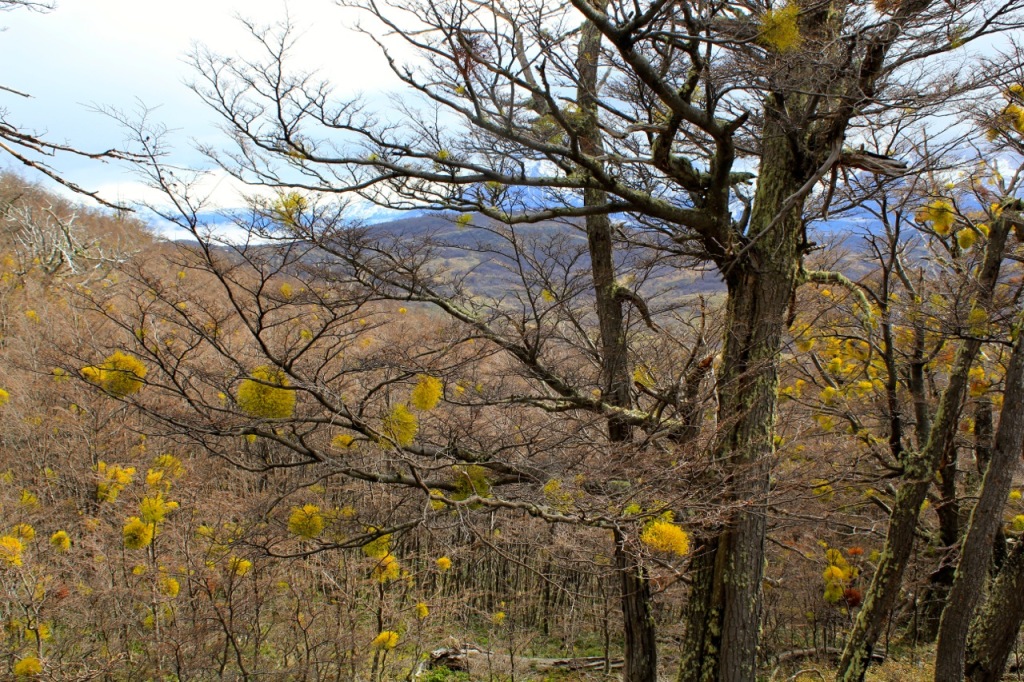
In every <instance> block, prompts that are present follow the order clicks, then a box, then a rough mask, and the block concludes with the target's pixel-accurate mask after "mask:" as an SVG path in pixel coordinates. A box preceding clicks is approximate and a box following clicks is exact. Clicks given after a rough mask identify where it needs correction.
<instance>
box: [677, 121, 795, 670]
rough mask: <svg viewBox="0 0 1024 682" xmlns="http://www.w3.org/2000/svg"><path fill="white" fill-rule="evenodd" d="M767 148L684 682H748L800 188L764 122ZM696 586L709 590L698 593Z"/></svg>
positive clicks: (780, 134) (738, 299) (737, 283)
mask: <svg viewBox="0 0 1024 682" xmlns="http://www.w3.org/2000/svg"><path fill="white" fill-rule="evenodd" d="M764 139H765V144H764V149H763V150H762V157H761V170H760V175H759V178H758V184H757V191H756V193H755V197H754V207H753V212H752V214H751V226H750V234H752V235H756V241H754V242H753V243H748V246H746V247H744V248H745V249H746V253H745V254H743V255H740V256H738V257H737V258H735V260H734V261H733V262H732V263H729V264H727V265H725V266H724V267H723V271H724V275H725V280H726V285H727V287H728V304H727V310H726V322H725V347H724V349H723V353H722V371H721V374H720V377H719V382H718V385H719V425H720V427H719V428H720V431H721V432H720V434H719V440H718V443H717V445H716V455H717V456H718V458H719V459H720V460H723V461H728V462H729V466H730V477H731V478H730V480H729V483H728V486H729V487H728V489H727V495H728V500H727V502H726V503H727V504H728V503H729V502H733V503H735V504H736V507H737V510H736V511H735V512H733V514H732V516H731V518H730V519H729V520H728V522H727V525H726V527H725V529H724V530H723V531H722V532H721V533H720V534H719V535H718V537H717V538H716V539H714V540H713V541H712V542H714V543H715V544H716V545H717V547H716V550H715V554H714V557H715V559H714V569H713V570H712V571H710V572H709V571H707V570H706V568H707V567H702V573H701V574H700V575H698V576H695V577H696V579H697V582H695V584H694V590H693V591H694V595H693V596H692V597H691V599H699V600H701V601H702V603H701V604H700V605H697V606H694V607H691V608H690V609H689V611H688V614H687V618H688V622H687V630H686V631H687V635H686V636H687V641H686V643H685V644H684V648H685V649H687V651H688V654H687V656H688V658H687V659H686V660H685V661H684V665H685V666H686V667H685V668H684V669H683V670H682V671H681V674H680V679H681V680H698V679H699V680H720V681H721V682H747V681H752V680H754V679H755V671H756V665H757V660H756V656H757V642H758V629H759V627H760V621H761V582H762V578H763V572H764V544H765V531H766V518H767V514H766V510H767V497H768V488H769V478H768V476H769V470H770V465H771V458H772V455H773V452H774V445H773V438H774V429H775V418H776V405H777V391H778V354H779V351H780V348H781V345H782V333H783V330H784V329H785V328H786V318H787V312H788V309H789V303H790V299H791V297H792V294H793V290H794V288H795V286H796V283H797V277H798V274H799V271H800V259H801V255H802V254H801V248H802V241H803V240H802V238H803V222H802V220H801V212H802V202H801V201H797V202H795V204H794V203H793V202H789V207H788V208H787V209H786V214H785V215H783V216H781V217H778V214H779V211H780V210H782V209H783V208H784V207H785V206H786V204H787V199H789V198H790V197H792V196H793V195H794V194H795V193H796V192H797V191H798V189H799V188H800V186H801V185H802V178H801V177H800V175H799V174H800V173H801V171H800V169H801V168H803V167H804V165H805V164H804V163H802V160H800V159H797V158H796V156H795V152H794V145H792V144H791V140H790V139H789V137H788V136H787V135H786V134H785V129H784V127H783V126H782V124H781V123H780V122H779V120H778V119H777V118H776V119H773V120H770V121H769V122H766V124H765V132H764ZM769 228H770V229H769ZM762 233H763V234H762ZM701 576H703V579H707V580H710V584H701V580H702V578H701ZM717 638H720V644H719V645H715V644H714V640H715V639H717ZM698 644H699V646H698Z"/></svg>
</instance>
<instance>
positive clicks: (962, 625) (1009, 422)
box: [935, 335, 1024, 682]
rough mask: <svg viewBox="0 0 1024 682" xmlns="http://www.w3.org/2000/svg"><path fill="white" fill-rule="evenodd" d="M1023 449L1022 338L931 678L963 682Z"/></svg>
mask: <svg viewBox="0 0 1024 682" xmlns="http://www.w3.org/2000/svg"><path fill="white" fill-rule="evenodd" d="M1022 448H1024V339H1022V338H1021V337H1020V336H1019V335H1018V337H1017V339H1016V341H1015V342H1014V344H1013V352H1012V354H1011V356H1010V363H1009V366H1008V367H1007V370H1006V388H1005V393H1004V402H1003V411H1002V414H1001V415H1000V417H999V428H998V430H997V431H996V440H995V447H994V448H993V449H992V454H991V457H990V459H989V464H988V468H987V469H986V471H985V477H984V479H982V483H981V492H980V493H979V496H978V502H977V504H976V505H975V506H974V510H973V512H972V513H971V519H970V523H969V525H968V529H967V535H966V537H964V541H963V546H962V547H961V550H960V561H959V563H958V564H957V567H956V576H955V577H954V579H953V586H952V588H951V589H950V591H949V599H948V605H947V607H946V609H945V610H944V611H943V614H942V623H941V625H940V626H939V642H938V647H937V649H936V657H935V679H936V680H940V681H941V682H950V681H952V680H960V679H963V674H964V654H965V648H966V640H967V633H968V629H969V628H970V625H971V620H972V619H973V616H974V611H975V608H976V607H977V605H978V602H979V601H980V600H981V597H982V592H983V590H984V587H985V579H986V577H987V576H988V573H989V564H990V562H991V559H992V551H993V547H994V545H995V540H996V534H997V532H998V531H999V528H1000V526H1001V525H1002V523H1003V508H1004V507H1005V506H1006V499H1007V496H1008V495H1009V494H1010V488H1011V487H1012V485H1013V477H1014V474H1016V472H1017V468H1018V467H1017V465H1018V462H1019V461H1020V454H1021V449H1022Z"/></svg>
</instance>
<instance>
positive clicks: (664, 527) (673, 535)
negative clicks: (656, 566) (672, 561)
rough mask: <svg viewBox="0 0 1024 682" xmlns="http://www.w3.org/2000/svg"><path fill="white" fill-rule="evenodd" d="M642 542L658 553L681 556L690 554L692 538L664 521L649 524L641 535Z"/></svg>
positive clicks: (677, 527)
mask: <svg viewBox="0 0 1024 682" xmlns="http://www.w3.org/2000/svg"><path fill="white" fill-rule="evenodd" d="M640 541H641V542H642V543H644V544H645V545H647V546H648V547H650V548H651V549H653V550H654V551H656V552H665V553H669V554H677V555H679V556H684V555H686V554H689V552H690V536H689V535H688V534H687V532H686V531H685V530H683V529H682V528H680V527H679V526H677V525H676V524H674V523H672V522H671V521H666V520H662V519H658V520H656V521H652V522H651V523H649V524H647V527H646V528H644V531H643V532H642V533H641V534H640Z"/></svg>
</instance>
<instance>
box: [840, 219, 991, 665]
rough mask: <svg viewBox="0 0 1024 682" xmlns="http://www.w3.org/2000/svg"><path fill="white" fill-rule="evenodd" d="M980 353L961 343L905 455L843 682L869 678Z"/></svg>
mask: <svg viewBox="0 0 1024 682" xmlns="http://www.w3.org/2000/svg"><path fill="white" fill-rule="evenodd" d="M1007 228H1008V226H1007V223H1006V221H1005V220H999V221H996V222H995V224H994V225H993V226H992V229H991V231H990V233H989V240H988V244H987V247H986V251H985V263H984V266H983V267H982V271H981V274H980V276H979V281H978V284H977V292H976V294H975V295H974V296H973V297H972V305H975V306H978V307H980V308H981V309H982V310H985V309H987V307H988V304H989V302H990V301H991V298H992V291H993V289H994V288H995V285H996V281H997V280H998V277H999V268H1000V265H1001V263H1002V259H1003V253H1004V250H1005V247H1006V237H1007V231H1008V229H1007ZM980 349H981V341H980V339H978V338H976V337H972V338H968V339H967V340H965V341H963V342H962V343H961V344H960V347H959V348H958V349H957V352H956V356H955V358H954V360H953V366H952V368H951V369H950V375H949V383H948V384H947V386H946V388H945V390H943V392H942V396H941V398H940V400H939V406H938V410H937V411H936V414H935V419H934V425H933V426H932V429H931V431H930V433H929V436H928V442H927V443H926V444H925V446H924V448H922V449H921V450H919V451H918V450H907V451H906V453H905V457H904V460H903V462H902V464H903V480H904V483H903V484H902V485H901V486H900V488H899V491H898V492H897V494H896V500H895V502H894V503H893V506H892V514H891V515H890V517H889V530H888V533H887V535H886V538H885V546H884V548H883V550H882V556H881V559H880V560H879V563H878V568H877V569H876V570H875V575H874V577H873V578H872V580H871V585H870V586H869V587H868V590H867V593H866V595H865V597H864V602H863V604H862V606H861V610H860V613H858V614H857V620H856V622H855V623H854V626H853V630H852V631H851V632H850V635H849V639H847V642H846V648H845V649H844V650H843V656H842V658H841V660H840V662H839V674H838V679H839V680H842V681H843V682H860V681H861V680H863V679H864V673H865V672H866V671H867V666H868V664H869V662H870V658H871V651H872V649H874V646H875V643H876V642H877V641H878V637H879V635H881V633H882V629H883V628H884V626H885V622H886V620H887V619H888V618H889V615H890V613H892V608H893V605H894V604H895V603H896V597H897V596H898V595H899V591H900V585H901V583H902V581H903V571H904V569H905V568H906V566H907V560H908V559H909V558H910V552H911V550H912V549H913V546H914V531H915V530H916V528H917V518H918V515H919V513H920V510H921V503H922V502H924V499H925V495H926V493H927V492H928V488H929V486H930V485H931V482H932V480H933V479H934V476H935V471H936V469H937V468H938V466H939V464H940V461H941V458H942V455H943V453H945V452H946V450H947V448H948V447H950V444H951V443H952V442H953V440H954V438H956V431H957V427H958V425H959V422H960V411H961V405H962V403H963V400H964V396H965V395H966V393H967V376H968V372H969V371H970V369H971V365H972V364H973V363H974V360H975V358H976V357H977V355H978V351H979V350H980Z"/></svg>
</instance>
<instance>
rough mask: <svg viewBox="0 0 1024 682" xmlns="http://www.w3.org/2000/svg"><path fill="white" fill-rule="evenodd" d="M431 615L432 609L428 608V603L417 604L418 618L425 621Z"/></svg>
mask: <svg viewBox="0 0 1024 682" xmlns="http://www.w3.org/2000/svg"><path fill="white" fill-rule="evenodd" d="M429 615H430V607H428V606H427V603H426V602H423V601H421V602H419V603H418V604H416V617H417V618H419V619H420V620H423V619H424V618H426V617H427V616H429Z"/></svg>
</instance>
